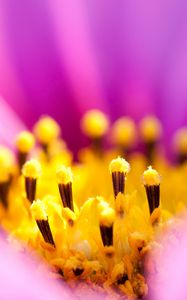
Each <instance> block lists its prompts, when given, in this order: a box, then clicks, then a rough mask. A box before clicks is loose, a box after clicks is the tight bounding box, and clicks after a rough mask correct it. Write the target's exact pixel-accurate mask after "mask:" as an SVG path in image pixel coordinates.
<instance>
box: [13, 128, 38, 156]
mask: <svg viewBox="0 0 187 300" xmlns="http://www.w3.org/2000/svg"><path fill="white" fill-rule="evenodd" d="M34 143H35V140H34V136H33V134H32V133H31V132H29V131H22V132H21V133H19V134H18V135H17V137H16V147H17V149H18V150H19V151H20V152H23V153H28V152H29V151H30V150H31V149H32V148H33V147H34Z"/></svg>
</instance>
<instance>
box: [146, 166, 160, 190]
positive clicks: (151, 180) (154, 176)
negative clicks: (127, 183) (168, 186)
mask: <svg viewBox="0 0 187 300" xmlns="http://www.w3.org/2000/svg"><path fill="white" fill-rule="evenodd" d="M160 181H161V180H160V175H159V173H158V172H157V171H156V170H155V169H153V168H152V167H151V166H149V167H148V169H147V170H146V171H144V173H143V183H144V185H146V186H153V185H159V184H160Z"/></svg>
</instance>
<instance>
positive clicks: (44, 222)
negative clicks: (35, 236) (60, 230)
mask: <svg viewBox="0 0 187 300" xmlns="http://www.w3.org/2000/svg"><path fill="white" fill-rule="evenodd" d="M31 213H32V216H33V218H34V219H35V220H36V223H37V225H38V228H39V230H40V232H41V234H42V236H43V238H44V241H45V242H46V243H49V244H51V245H53V246H54V247H55V243H54V240H53V236H52V232H51V229H50V226H49V221H48V217H47V214H46V210H45V205H44V203H43V202H42V201H41V200H36V201H34V202H33V203H32V205H31Z"/></svg>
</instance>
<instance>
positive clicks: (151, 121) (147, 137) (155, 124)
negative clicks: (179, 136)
mask: <svg viewBox="0 0 187 300" xmlns="http://www.w3.org/2000/svg"><path fill="white" fill-rule="evenodd" d="M140 135H141V137H142V139H143V140H144V141H146V142H153V141H157V140H159V139H160V137H161V135H162V126H161V123H160V121H159V120H158V119H157V118H156V117H153V116H147V117H145V118H144V119H142V121H141V122H140Z"/></svg>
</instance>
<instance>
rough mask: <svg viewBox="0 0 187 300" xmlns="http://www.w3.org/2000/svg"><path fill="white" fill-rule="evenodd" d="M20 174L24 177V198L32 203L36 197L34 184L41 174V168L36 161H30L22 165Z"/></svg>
mask: <svg viewBox="0 0 187 300" xmlns="http://www.w3.org/2000/svg"><path fill="white" fill-rule="evenodd" d="M22 173H23V175H24V177H25V191H26V196H27V199H28V200H29V201H30V202H31V203H32V202H33V201H34V199H35V195H36V184H37V179H38V177H39V176H40V173H41V166H40V164H39V162H38V161H36V160H34V159H31V160H29V161H27V162H26V163H25V164H24V166H23V169H22Z"/></svg>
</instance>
